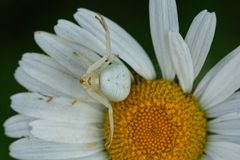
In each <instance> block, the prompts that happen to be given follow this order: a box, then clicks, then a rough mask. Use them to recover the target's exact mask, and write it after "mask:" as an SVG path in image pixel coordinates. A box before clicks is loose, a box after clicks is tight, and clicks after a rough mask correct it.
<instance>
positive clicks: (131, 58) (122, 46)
mask: <svg viewBox="0 0 240 160" xmlns="http://www.w3.org/2000/svg"><path fill="white" fill-rule="evenodd" d="M95 16H96V13H94V12H92V11H90V10H87V9H82V8H81V9H79V10H78V12H77V13H76V14H75V15H74V17H75V19H76V21H77V22H78V23H79V24H80V25H81V26H82V27H83V28H84V29H86V30H87V31H89V32H90V33H92V34H93V35H94V36H95V37H96V38H97V39H98V40H100V41H101V42H102V44H105V42H106V40H105V32H104V30H103V27H102V26H101V25H100V23H99V22H98V21H97V20H96V18H95ZM105 20H106V23H107V25H108V27H109V30H110V34H111V35H110V36H111V47H112V51H113V53H114V54H116V55H118V56H119V57H120V58H121V59H123V60H124V61H125V62H126V63H128V64H129V65H130V66H131V67H132V68H133V69H134V70H135V71H136V72H137V73H138V74H140V75H141V76H143V77H144V78H146V79H154V78H155V76H156V74H155V70H154V67H153V65H152V63H151V61H150V59H149V57H148V56H147V54H146V52H145V51H144V50H143V48H142V47H141V46H140V45H139V44H138V43H137V42H136V41H135V40H134V39H133V38H132V37H131V36H130V35H129V34H128V33H127V32H126V31H125V30H124V29H122V28H121V27H120V26H118V25H117V24H116V23H114V22H112V21H111V20H109V19H108V18H106V17H105Z"/></svg>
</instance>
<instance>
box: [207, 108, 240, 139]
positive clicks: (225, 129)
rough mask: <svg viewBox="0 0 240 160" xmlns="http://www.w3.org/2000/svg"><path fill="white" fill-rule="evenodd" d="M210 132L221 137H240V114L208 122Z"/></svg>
mask: <svg viewBox="0 0 240 160" xmlns="http://www.w3.org/2000/svg"><path fill="white" fill-rule="evenodd" d="M208 131H209V132H212V133H217V134H221V135H233V136H240V112H235V113H230V114H227V115H224V116H221V117H218V118H216V119H214V120H210V121H209V122H208Z"/></svg>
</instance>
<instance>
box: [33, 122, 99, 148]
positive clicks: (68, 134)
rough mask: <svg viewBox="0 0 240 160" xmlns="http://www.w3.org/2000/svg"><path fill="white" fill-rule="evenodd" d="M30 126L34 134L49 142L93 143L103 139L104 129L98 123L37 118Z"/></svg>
mask: <svg viewBox="0 0 240 160" xmlns="http://www.w3.org/2000/svg"><path fill="white" fill-rule="evenodd" d="M30 126H31V127H32V130H31V133H32V135H33V136H35V137H37V138H40V139H43V140H46V141H49V142H55V143H70V144H82V143H87V144H92V143H94V142H99V141H102V139H103V135H102V133H103V130H102V129H100V128H98V127H97V125H96V124H88V125H79V124H78V123H64V122H54V121H47V120H36V121H33V122H31V123H30ZM56 133H57V134H56Z"/></svg>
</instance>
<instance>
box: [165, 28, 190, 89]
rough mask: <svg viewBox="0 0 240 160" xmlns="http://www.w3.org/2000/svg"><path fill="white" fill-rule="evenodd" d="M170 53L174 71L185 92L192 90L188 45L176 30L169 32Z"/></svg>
mask: <svg viewBox="0 0 240 160" xmlns="http://www.w3.org/2000/svg"><path fill="white" fill-rule="evenodd" d="M169 44H170V54H171V58H172V62H173V67H174V70H175V73H176V74H177V76H178V80H179V82H180V85H181V87H182V89H183V91H184V92H185V93H189V92H191V90H192V86H193V80H194V73H193V65H192V58H191V55H190V52H189V49H188V46H187V45H186V43H185V42H184V40H183V39H182V37H181V35H180V34H179V33H177V32H172V31H170V32H169Z"/></svg>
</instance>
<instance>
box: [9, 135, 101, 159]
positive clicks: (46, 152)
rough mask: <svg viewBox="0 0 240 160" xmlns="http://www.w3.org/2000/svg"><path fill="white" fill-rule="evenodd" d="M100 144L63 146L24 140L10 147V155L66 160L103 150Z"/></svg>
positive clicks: (31, 139)
mask: <svg viewBox="0 0 240 160" xmlns="http://www.w3.org/2000/svg"><path fill="white" fill-rule="evenodd" d="M103 146H104V145H103V144H102V143H101V142H96V143H94V144H92V145H88V144H64V143H62V144H61V143H52V142H46V141H42V140H39V139H36V138H24V139H20V140H18V141H16V142H14V143H13V144H12V145H11V146H10V155H11V156H12V157H14V158H18V159H25V160H40V159H41V160H67V159H75V158H81V157H83V158H84V157H88V156H90V155H93V154H96V153H98V152H100V151H101V150H104V147H103Z"/></svg>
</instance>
